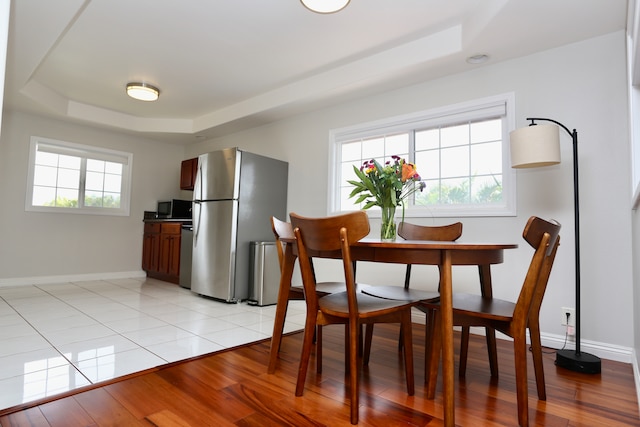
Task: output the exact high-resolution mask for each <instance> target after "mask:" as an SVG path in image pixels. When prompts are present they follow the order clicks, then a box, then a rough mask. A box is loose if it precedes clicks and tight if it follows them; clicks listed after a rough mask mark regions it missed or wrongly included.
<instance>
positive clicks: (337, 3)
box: [300, 0, 351, 13]
mask: <svg viewBox="0 0 640 427" xmlns="http://www.w3.org/2000/svg"><path fill="white" fill-rule="evenodd" d="M349 1H351V0H300V2H301V3H302V5H303V6H304V7H306V8H307V9H309V10H310V11H312V12H316V13H335V12H338V11H340V10H342V9H344V8H345V7H347V5H348V4H349Z"/></svg>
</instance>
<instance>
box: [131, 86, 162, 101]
mask: <svg viewBox="0 0 640 427" xmlns="http://www.w3.org/2000/svg"><path fill="white" fill-rule="evenodd" d="M127 95H129V96H130V97H132V98H134V99H138V100H140V101H155V100H156V99H158V96H160V89H158V88H157V87H155V86H152V85H150V84H148V83H137V82H136V83H127Z"/></svg>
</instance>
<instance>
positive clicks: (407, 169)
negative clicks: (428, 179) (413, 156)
mask: <svg viewBox="0 0 640 427" xmlns="http://www.w3.org/2000/svg"><path fill="white" fill-rule="evenodd" d="M416 174H417V172H416V165H414V164H413V163H403V164H402V182H406V181H408V180H410V179H412V178H413V177H414V176H415V175H416Z"/></svg>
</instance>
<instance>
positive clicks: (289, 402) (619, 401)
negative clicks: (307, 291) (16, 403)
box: [0, 324, 640, 427]
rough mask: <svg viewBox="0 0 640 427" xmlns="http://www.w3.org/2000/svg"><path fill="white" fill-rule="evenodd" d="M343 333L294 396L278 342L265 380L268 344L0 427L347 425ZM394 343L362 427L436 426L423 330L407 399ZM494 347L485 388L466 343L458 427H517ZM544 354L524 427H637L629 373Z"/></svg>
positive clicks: (293, 340) (166, 371)
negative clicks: (542, 393)
mask: <svg viewBox="0 0 640 427" xmlns="http://www.w3.org/2000/svg"><path fill="white" fill-rule="evenodd" d="M343 331H344V329H343V328H342V327H340V326H335V327H327V328H324V353H323V361H324V365H323V373H322V375H317V374H316V373H315V369H314V367H315V360H314V358H313V357H312V360H311V362H310V363H311V364H310V368H309V372H308V375H307V383H306V388H305V392H304V396H302V397H295V396H294V389H295V382H296V381H295V380H296V374H297V369H298V365H297V360H298V358H299V353H300V349H301V343H302V334H301V333H296V334H293V335H289V336H287V337H285V338H284V340H283V343H282V349H281V354H280V360H279V364H278V369H277V371H276V373H275V374H273V375H268V374H267V373H266V370H267V361H268V353H269V341H268V340H267V341H263V342H259V343H256V344H252V345H248V346H244V347H240V348H237V349H235V350H227V351H223V352H220V353H215V354H213V355H210V356H204V357H201V358H197V359H192V360H190V361H187V362H177V363H174V364H171V365H168V366H166V367H163V368H159V369H153V370H149V371H145V372H143V373H140V374H134V375H130V376H128V377H126V378H124V379H122V380H119V381H113V382H110V383H106V384H105V385H102V386H93V387H92V388H90V389H85V391H81V392H78V393H75V394H70V395H67V396H65V397H62V398H59V399H57V400H49V401H46V402H44V401H42V402H36V403H35V404H32V405H31V406H30V407H24V408H13V409H8V410H5V411H3V412H0V425H1V426H2V427H12V426H54V427H55V426H64V427H74V426H154V425H155V426H158V427H169V426H171V427H173V426H193V427H200V426H227V425H229V426H230V425H236V426H282V425H290V426H322V425H326V426H338V425H350V423H349V405H348V402H346V398H347V397H346V396H348V389H347V386H345V376H344V356H343V352H342V346H343V345H344V337H343V335H342V334H343ZM397 337H398V329H397V326H395V325H380V326H377V327H376V331H375V336H374V340H373V348H372V356H371V362H370V365H369V367H368V368H363V373H362V375H361V387H360V393H361V395H360V396H361V397H360V402H361V408H360V425H363V426H367V425H372V426H395V425H405V426H406V425H410V426H411V425H414V426H425V425H428V426H441V425H442V424H443V423H442V399H441V395H440V391H441V390H438V393H437V395H436V399H435V400H427V399H425V398H424V391H425V390H424V385H423V384H424V382H423V380H422V378H423V375H424V336H423V327H421V325H417V324H416V325H415V327H414V349H415V351H414V354H415V367H416V394H415V396H407V394H406V388H405V381H404V377H403V375H404V369H403V367H402V366H401V363H402V357H401V355H400V354H399V352H398V350H397ZM456 340H459V336H458V335H457V334H456ZM498 341H499V343H498V351H499V367H500V377H499V379H497V380H492V379H491V377H490V375H489V367H488V362H487V359H486V349H485V347H484V339H483V338H482V337H477V336H472V338H471V343H470V350H469V360H468V366H467V374H466V377H465V378H463V379H460V378H457V379H456V424H457V425H461V426H514V425H517V413H516V392H515V378H514V366H513V353H512V348H511V343H510V342H508V341H502V340H498ZM457 343H458V341H456V344H457ZM546 350H547V353H546V354H545V356H544V359H545V360H544V363H545V374H546V383H547V401H546V402H543V401H538V399H537V397H536V393H535V381H533V379H532V376H533V371H532V369H533V366H532V364H530V366H529V377H530V381H529V417H530V420H531V425H539V426H632V425H640V421H639V417H638V402H637V399H636V390H635V384H634V378H633V372H632V367H631V365H628V364H624V363H619V362H612V361H607V360H603V361H602V374H601V375H585V374H577V373H573V372H570V371H567V370H564V369H561V368H556V367H555V366H554V363H553V361H554V358H555V354H554V352H553V350H551V349H546Z"/></svg>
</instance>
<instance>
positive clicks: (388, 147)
mask: <svg viewBox="0 0 640 427" xmlns="http://www.w3.org/2000/svg"><path fill="white" fill-rule="evenodd" d="M408 153H409V134H408V133H402V134H399V135H390V136H387V137H386V138H385V155H386V156H387V157H390V156H393V155H396V156H400V157H406V156H407V154H408Z"/></svg>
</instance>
